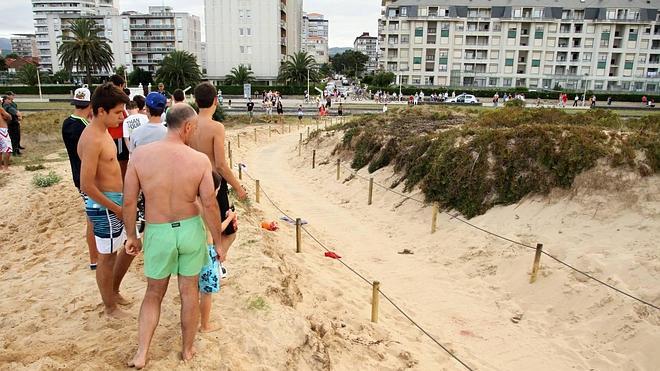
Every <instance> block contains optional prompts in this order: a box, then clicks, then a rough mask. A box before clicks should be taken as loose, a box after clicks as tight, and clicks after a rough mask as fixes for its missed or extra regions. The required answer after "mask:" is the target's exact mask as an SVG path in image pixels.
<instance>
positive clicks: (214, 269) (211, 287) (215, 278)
mask: <svg viewBox="0 0 660 371" xmlns="http://www.w3.org/2000/svg"><path fill="white" fill-rule="evenodd" d="M208 249H209V257H210V258H211V259H209V262H208V263H207V264H206V265H205V266H204V267H203V268H202V271H201V272H200V273H199V291H200V292H201V293H203V294H213V293H217V292H219V291H220V273H219V272H220V265H219V261H218V254H217V253H216V252H215V246H213V245H208Z"/></svg>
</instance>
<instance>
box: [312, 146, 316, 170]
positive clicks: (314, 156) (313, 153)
mask: <svg viewBox="0 0 660 371" xmlns="http://www.w3.org/2000/svg"><path fill="white" fill-rule="evenodd" d="M312 169H316V150H313V151H312Z"/></svg>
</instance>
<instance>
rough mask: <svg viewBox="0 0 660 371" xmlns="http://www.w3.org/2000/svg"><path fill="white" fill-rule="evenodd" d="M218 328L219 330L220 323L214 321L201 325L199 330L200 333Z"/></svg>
mask: <svg viewBox="0 0 660 371" xmlns="http://www.w3.org/2000/svg"><path fill="white" fill-rule="evenodd" d="M218 330H220V325H217V324H215V323H209V324H207V325H206V326H204V325H202V326H200V327H199V332H201V333H208V332H214V331H218Z"/></svg>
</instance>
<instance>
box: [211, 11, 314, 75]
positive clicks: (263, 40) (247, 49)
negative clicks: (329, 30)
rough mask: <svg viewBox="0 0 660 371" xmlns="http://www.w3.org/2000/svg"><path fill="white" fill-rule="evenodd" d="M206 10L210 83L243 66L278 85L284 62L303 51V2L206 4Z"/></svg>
mask: <svg viewBox="0 0 660 371" xmlns="http://www.w3.org/2000/svg"><path fill="white" fill-rule="evenodd" d="M204 9H205V11H204V13H205V20H206V50H207V63H208V70H207V75H208V78H209V79H210V80H215V81H223V80H224V79H225V76H226V75H227V74H229V72H230V71H231V69H232V68H234V67H237V66H238V65H241V64H242V65H245V66H247V67H248V68H250V69H251V70H252V71H253V73H254V77H255V79H256V80H257V81H258V82H259V83H274V82H275V81H276V80H277V76H278V74H279V68H280V65H281V63H282V61H283V60H285V59H286V57H287V56H288V55H292V54H294V53H297V52H299V51H300V50H301V37H300V34H301V33H302V0H205V1H204Z"/></svg>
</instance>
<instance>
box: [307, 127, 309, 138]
mask: <svg viewBox="0 0 660 371" xmlns="http://www.w3.org/2000/svg"><path fill="white" fill-rule="evenodd" d="M307 138H309V126H308V127H307Z"/></svg>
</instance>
